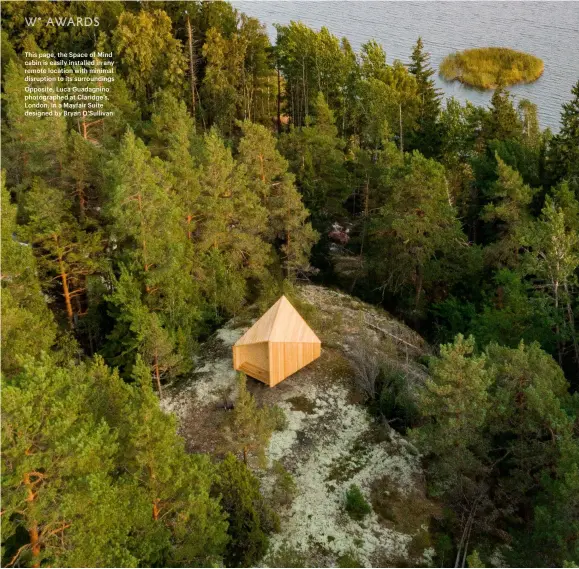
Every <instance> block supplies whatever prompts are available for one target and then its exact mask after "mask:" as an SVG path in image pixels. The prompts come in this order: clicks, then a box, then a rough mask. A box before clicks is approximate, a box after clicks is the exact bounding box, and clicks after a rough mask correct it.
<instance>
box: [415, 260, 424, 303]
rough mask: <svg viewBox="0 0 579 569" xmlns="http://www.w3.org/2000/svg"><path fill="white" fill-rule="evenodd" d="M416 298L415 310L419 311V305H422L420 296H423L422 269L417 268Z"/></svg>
mask: <svg viewBox="0 0 579 569" xmlns="http://www.w3.org/2000/svg"><path fill="white" fill-rule="evenodd" d="M415 286H416V297H415V299H414V309H415V310H418V304H419V303H420V295H421V294H422V270H421V269H420V267H416V285H415Z"/></svg>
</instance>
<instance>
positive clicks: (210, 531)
mask: <svg viewBox="0 0 579 569" xmlns="http://www.w3.org/2000/svg"><path fill="white" fill-rule="evenodd" d="M133 378H134V380H135V382H136V391H137V393H136V396H135V397H134V398H133V400H132V401H131V406H130V408H129V409H128V410H127V414H128V417H127V418H125V420H127V421H128V422H129V424H131V425H132V429H131V430H130V431H129V433H128V440H127V446H128V449H129V453H127V455H125V456H124V457H123V459H122V460H123V463H124V464H123V466H124V468H126V470H127V472H128V473H129V475H130V476H131V477H132V478H134V479H136V480H139V481H140V484H141V485H142V487H143V488H144V490H145V493H146V494H147V496H148V498H149V503H150V511H151V517H152V519H153V521H154V523H155V524H158V525H161V526H162V527H163V528H165V531H166V532H168V533H170V534H171V535H172V547H171V551H170V553H169V554H168V559H167V560H166V562H168V563H169V564H171V565H173V564H177V565H178V566H181V565H182V564H188V565H196V566H206V565H207V564H213V563H217V564H219V561H220V556H221V553H222V551H223V547H224V545H225V543H226V536H225V529H226V527H227V524H226V522H225V520H224V517H225V516H224V514H223V512H222V511H221V508H220V507H219V505H218V502H217V501H216V500H214V499H212V498H211V497H210V490H211V486H212V484H213V483H214V482H215V480H216V474H215V472H214V468H213V467H212V465H211V463H210V461H209V458H208V457H207V456H204V455H199V454H197V455H195V454H193V455H192V454H189V453H187V452H186V450H185V446H184V441H183V440H182V439H180V438H178V437H177V436H176V435H175V432H176V424H175V420H174V418H173V417H168V416H167V415H165V413H164V412H163V411H161V410H160V409H159V406H158V400H157V398H156V397H155V395H154V393H153V390H152V388H151V382H150V373H149V369H148V366H146V365H144V363H143V362H141V361H140V359H137V362H136V364H135V366H134V369H133Z"/></svg>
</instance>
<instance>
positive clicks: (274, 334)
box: [233, 296, 322, 387]
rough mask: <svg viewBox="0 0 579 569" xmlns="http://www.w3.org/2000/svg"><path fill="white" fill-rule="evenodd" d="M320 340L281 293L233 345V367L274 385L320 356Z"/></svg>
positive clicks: (271, 385)
mask: <svg viewBox="0 0 579 569" xmlns="http://www.w3.org/2000/svg"><path fill="white" fill-rule="evenodd" d="M321 347H322V343H321V341H320V339H319V338H318V337H317V336H316V334H315V333H314V331H313V330H312V329H311V328H310V327H309V326H308V324H307V323H306V321H305V320H304V319H303V318H302V317H301V316H300V314H299V313H298V311H297V310H296V309H295V308H294V307H293V306H292V305H291V303H290V302H289V300H288V299H287V298H286V297H285V296H282V297H281V298H280V299H279V300H278V301H277V302H276V303H275V304H274V305H273V306H272V307H271V308H270V309H269V310H268V311H267V312H266V313H265V314H264V315H263V316H262V317H261V318H260V319H259V320H258V321H257V322H256V323H255V324H254V325H253V326H252V327H251V328H250V329H249V330H248V331H247V332H246V333H245V334H244V335H243V336H242V337H241V338H240V339H239V340H238V341H237V342H236V343H235V345H234V346H233V367H234V368H235V369H236V370H238V371H243V372H245V373H246V374H247V375H249V376H251V377H253V378H255V379H258V380H259V381H263V383H267V385H269V386H270V387H273V386H274V385H277V384H278V383H279V382H280V381H283V380H284V379H285V378H286V377H289V376H290V375H292V374H293V373H295V372H296V371H298V370H300V369H301V368H303V367H304V366H306V365H308V364H309V363H310V362H312V361H314V360H315V359H317V358H319V357H320V353H321Z"/></svg>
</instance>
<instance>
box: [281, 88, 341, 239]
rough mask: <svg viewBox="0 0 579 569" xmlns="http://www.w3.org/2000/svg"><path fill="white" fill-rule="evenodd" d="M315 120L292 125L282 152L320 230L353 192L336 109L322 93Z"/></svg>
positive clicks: (314, 115) (324, 227) (315, 111)
mask: <svg viewBox="0 0 579 569" xmlns="http://www.w3.org/2000/svg"><path fill="white" fill-rule="evenodd" d="M313 121H314V123H313V124H310V125H308V126H304V127H302V128H292V129H291V130H290V132H289V133H284V134H283V135H282V136H281V138H280V141H279V146H280V152H281V153H282V154H283V155H284V157H285V158H286V159H287V160H288V161H289V163H290V166H291V171H292V172H295V174H296V185H297V187H298V188H299V190H300V193H301V195H302V197H303V200H304V205H305V206H306V207H307V208H308V210H309V211H310V212H311V214H312V223H313V225H315V226H316V228H317V229H318V230H324V231H325V230H327V229H328V226H329V224H330V223H331V222H333V221H334V220H335V219H336V217H339V216H341V215H343V214H344V208H343V204H344V202H345V201H346V199H347V197H348V195H349V193H350V192H351V189H350V185H349V183H348V182H350V179H349V173H348V170H347V169H346V161H345V159H344V149H345V143H344V141H343V140H341V139H340V138H338V129H337V127H336V124H335V118H334V113H333V112H332V110H331V109H330V108H329V106H328V104H327V103H326V100H325V98H324V96H323V95H322V93H319V94H318V96H317V98H316V101H315V105H314V114H313Z"/></svg>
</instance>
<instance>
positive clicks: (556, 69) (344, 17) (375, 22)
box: [232, 0, 579, 131]
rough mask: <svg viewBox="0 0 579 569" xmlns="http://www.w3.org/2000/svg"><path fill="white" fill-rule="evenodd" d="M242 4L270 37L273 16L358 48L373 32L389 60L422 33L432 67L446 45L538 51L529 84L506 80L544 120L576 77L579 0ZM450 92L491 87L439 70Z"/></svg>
mask: <svg viewBox="0 0 579 569" xmlns="http://www.w3.org/2000/svg"><path fill="white" fill-rule="evenodd" d="M232 4H233V5H234V6H235V7H236V8H238V9H239V10H240V11H242V12H245V13H246V14H248V15H250V16H254V17H256V18H258V19H259V20H260V21H261V22H262V23H264V24H266V25H267V30H268V33H269V35H270V37H271V38H272V41H274V40H275V35H276V32H275V28H274V27H273V24H274V23H279V24H288V23H289V22H290V21H292V20H296V21H302V22H303V23H304V24H306V25H308V26H310V27H312V28H315V29H319V28H321V27H322V26H326V27H327V28H328V29H329V30H330V32H332V33H333V34H334V35H337V36H338V37H340V38H341V37H343V36H346V37H347V38H348V39H349V40H350V43H351V44H352V47H353V48H354V49H356V50H358V49H359V47H360V46H361V44H363V43H364V42H366V41H367V40H369V39H372V38H374V39H376V40H377V41H379V42H380V43H381V44H382V45H383V46H384V49H385V50H386V54H387V57H388V61H389V62H392V61H393V60H394V59H400V60H402V61H403V62H405V63H406V62H408V61H409V57H410V53H411V51H412V47H413V45H414V43H415V42H416V39H417V38H418V36H422V39H423V40H424V44H425V48H426V50H427V51H428V52H429V53H430V54H431V63H432V66H433V68H434V69H438V65H439V64H440V62H441V61H442V59H443V58H444V57H445V56H446V55H447V54H449V53H452V52H454V51H457V50H462V49H465V48H469V47H483V46H503V47H510V48H513V49H518V50H521V51H526V52H528V53H532V54H533V55H536V56H538V57H540V58H541V59H542V60H543V61H544V63H545V72H544V73H543V75H542V76H541V77H540V78H539V79H538V80H537V81H536V82H535V83H532V84H530V85H516V86H513V87H511V89H510V90H511V92H512V94H513V95H514V97H515V100H518V99H520V98H526V99H529V100H531V101H532V102H533V103H535V104H536V105H538V107H539V119H540V123H541V125H542V126H543V127H550V128H551V129H552V130H554V131H556V130H558V128H559V118H560V113H561V105H562V104H563V103H565V102H567V101H569V100H570V99H571V88H572V86H573V85H574V84H575V83H576V82H577V80H578V79H579V2H473V1H466V2H464V1H463V2H383V1H372V2H368V1H357V2H354V1H349V2H344V1H342V2H338V1H325V2H312V1H309V0H297V1H295V0H294V1H292V2H289V1H278V0H267V1H264V0H262V1H245V0H233V2H232ZM437 83H438V86H439V87H440V88H442V90H443V91H444V93H445V95H447V96H451V95H453V96H455V97H456V98H458V99H459V100H461V101H465V100H467V99H468V100H470V101H472V102H473V103H475V104H477V105H486V104H488V101H489V100H490V97H491V95H492V92H489V91H482V92H481V91H477V90H474V89H470V88H468V87H465V86H464V85H462V84H460V83H459V82H452V83H448V82H446V81H443V80H442V79H441V78H440V77H438V76H437Z"/></svg>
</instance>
